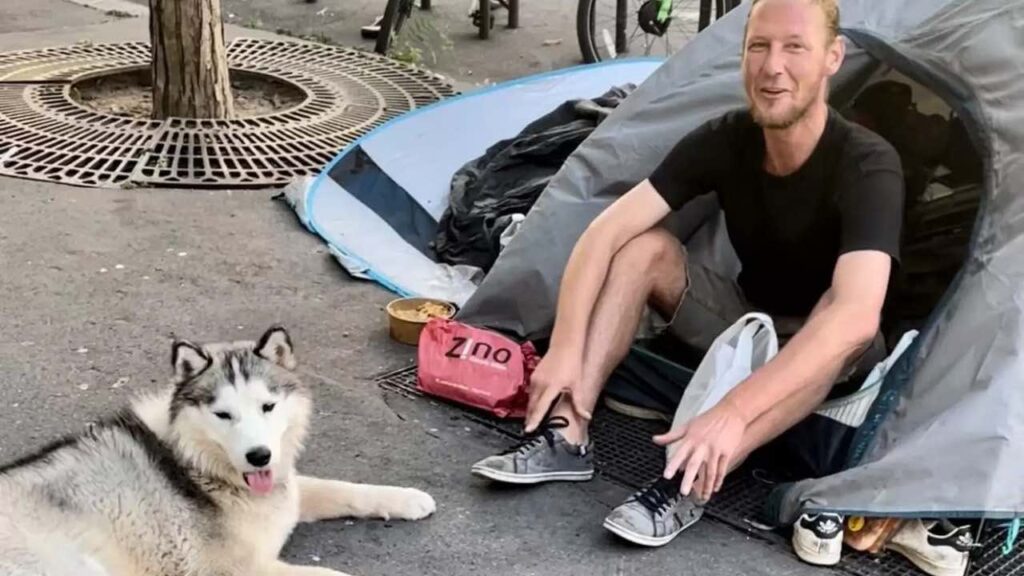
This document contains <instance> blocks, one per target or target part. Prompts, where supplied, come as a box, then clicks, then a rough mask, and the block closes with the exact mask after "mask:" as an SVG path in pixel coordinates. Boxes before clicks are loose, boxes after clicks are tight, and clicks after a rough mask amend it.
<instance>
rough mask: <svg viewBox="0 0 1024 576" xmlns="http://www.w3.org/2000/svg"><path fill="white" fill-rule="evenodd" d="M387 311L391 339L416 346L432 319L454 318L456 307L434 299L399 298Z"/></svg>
mask: <svg viewBox="0 0 1024 576" xmlns="http://www.w3.org/2000/svg"><path fill="white" fill-rule="evenodd" d="M387 311H388V323H389V328H390V333H391V337H392V338H394V339H395V340H397V341H399V342H402V343H403V344H410V345H412V346H416V345H417V344H419V341H420V333H421V332H423V328H424V327H425V326H426V325H427V322H429V321H430V319H431V318H452V317H453V316H455V305H453V304H452V303H450V302H445V301H444V300H436V299H434V298H399V299H398V300H392V301H391V302H389V303H388V306H387Z"/></svg>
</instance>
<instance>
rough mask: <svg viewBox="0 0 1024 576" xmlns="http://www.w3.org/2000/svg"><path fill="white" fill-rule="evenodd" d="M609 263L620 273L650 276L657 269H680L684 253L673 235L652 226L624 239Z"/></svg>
mask: <svg viewBox="0 0 1024 576" xmlns="http://www.w3.org/2000/svg"><path fill="white" fill-rule="evenodd" d="M612 266H613V267H614V268H615V269H617V272H619V273H626V274H643V275H645V277H647V278H652V277H653V275H655V274H657V273H659V272H679V271H681V270H682V269H683V268H684V267H685V266H686V256H685V253H684V252H683V249H682V246H681V245H680V244H679V240H678V239H676V237H675V236H673V235H672V234H670V233H669V232H668V231H667V230H664V229H661V228H654V229H651V230H648V231H647V232H644V233H643V234H640V235H639V236H637V237H636V238H633V239H632V240H630V241H629V242H627V243H626V245H625V246H623V247H622V248H621V249H620V250H619V252H618V253H617V254H616V255H615V258H614V260H613V261H612Z"/></svg>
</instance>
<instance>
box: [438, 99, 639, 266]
mask: <svg viewBox="0 0 1024 576" xmlns="http://www.w3.org/2000/svg"><path fill="white" fill-rule="evenodd" d="M635 89H636V86H634V85H632V84H626V85H623V86H616V87H613V88H612V89H610V90H609V91H607V92H606V93H605V94H603V95H601V96H599V97H597V98H594V99H579V100H570V101H568V102H565V103H563V104H562V105H560V106H559V107H558V108H556V109H554V110H552V111H551V112H549V113H547V114H545V115H544V116H542V117H540V118H538V119H537V120H535V121H533V122H532V123H530V124H529V125H528V126H526V128H524V129H523V130H522V131H520V133H519V134H517V135H516V136H514V137H512V138H508V139H506V140H502V141H500V142H498V143H496V144H494V145H493V146H491V147H490V148H488V149H487V151H486V152H485V153H484V154H483V155H482V156H480V157H479V158H476V159H474V160H473V161H471V162H468V163H467V164H466V165H464V166H463V167H462V168H461V169H460V170H459V171H458V172H456V173H455V175H454V177H453V178H452V188H451V197H450V201H449V206H448V209H447V210H446V211H445V213H444V215H443V216H442V217H441V221H440V224H439V226H438V231H437V238H436V240H435V242H434V252H435V254H436V256H437V260H438V261H439V262H443V263H446V264H451V265H458V264H463V265H469V266H474V267H476V268H480V269H482V270H484V271H485V272H486V271H489V270H490V268H491V266H492V265H493V264H494V261H495V260H497V258H498V254H499V253H500V252H501V250H502V249H503V248H504V247H505V246H506V245H507V244H508V242H509V240H510V238H511V236H512V234H513V233H514V232H515V231H516V230H517V229H518V225H519V224H520V223H521V222H522V221H523V220H525V218H526V214H527V212H529V210H530V208H531V207H532V206H533V204H534V202H536V201H537V198H538V197H539V196H540V194H541V192H543V191H544V189H545V188H546V187H547V185H548V182H549V181H550V180H551V178H552V177H553V176H554V175H555V173H556V172H558V170H559V169H560V168H561V167H562V164H563V163H564V162H565V160H566V159H567V158H568V157H569V155H570V154H572V153H573V152H574V151H575V150H576V148H577V147H578V146H579V145H580V144H581V143H583V141H584V140H585V139H586V138H587V137H588V136H590V134H591V133H592V132H593V131H594V129H596V128H597V126H598V125H599V124H600V123H601V122H602V121H603V120H604V119H605V118H607V117H608V115H609V114H611V113H612V112H613V111H614V110H615V108H616V107H617V106H618V105H619V103H620V102H622V101H623V100H624V99H625V98H626V97H627V96H628V95H629V94H630V93H631V92H632V91H633V90H635ZM496 112H497V113H500V111H496Z"/></svg>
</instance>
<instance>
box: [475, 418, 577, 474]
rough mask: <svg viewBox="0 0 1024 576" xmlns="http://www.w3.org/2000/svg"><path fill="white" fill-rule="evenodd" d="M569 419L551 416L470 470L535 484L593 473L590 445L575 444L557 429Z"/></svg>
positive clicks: (566, 424) (565, 424) (563, 426)
mask: <svg viewBox="0 0 1024 576" xmlns="http://www.w3.org/2000/svg"><path fill="white" fill-rule="evenodd" d="M568 425H569V422H568V421H567V420H566V419H565V418H562V417H560V416H555V417H553V418H551V419H549V420H547V421H545V422H544V423H543V424H541V425H540V427H539V428H538V429H537V431H536V432H535V433H534V434H531V435H530V436H529V437H527V438H526V439H525V440H524V441H523V442H521V443H520V444H518V445H516V446H513V447H512V448H510V449H508V450H506V451H504V452H502V453H501V454H498V455H496V456H489V457H487V458H484V459H483V460H481V461H479V462H477V463H476V464H474V465H473V469H472V470H473V474H476V475H477V476H483V477H484V478H488V479H491V480H495V481H497V482H505V483H508V484H539V483H541V482H551V481H555V480H562V481H573V482H580V481H586V480H590V479H591V478H593V477H594V457H593V455H592V453H591V451H590V446H589V445H587V446H576V445H574V444H570V443H569V442H568V441H566V439H565V437H564V436H562V434H561V433H560V432H558V430H557V429H558V428H565V427H566V426H568Z"/></svg>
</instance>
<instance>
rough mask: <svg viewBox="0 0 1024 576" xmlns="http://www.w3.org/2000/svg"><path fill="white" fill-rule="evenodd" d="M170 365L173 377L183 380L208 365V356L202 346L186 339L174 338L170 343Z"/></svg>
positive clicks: (196, 373) (198, 372) (179, 380)
mask: <svg viewBox="0 0 1024 576" xmlns="http://www.w3.org/2000/svg"><path fill="white" fill-rule="evenodd" d="M171 365H172V366H174V378H175V380H177V381H178V382H184V381H185V380H188V379H189V378H192V377H193V376H196V375H198V374H200V373H201V372H202V371H203V370H206V369H207V368H209V367H210V357H209V355H207V354H206V352H204V351H203V349H202V348H200V347H199V346H196V345H195V344H193V343H191V342H189V341H187V340H176V341H175V342H174V344H173V345H171Z"/></svg>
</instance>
